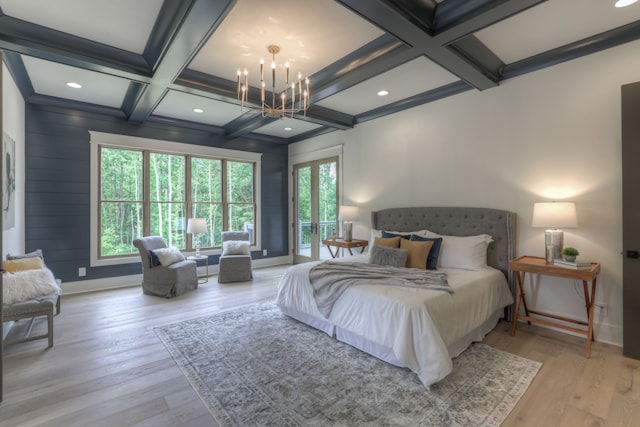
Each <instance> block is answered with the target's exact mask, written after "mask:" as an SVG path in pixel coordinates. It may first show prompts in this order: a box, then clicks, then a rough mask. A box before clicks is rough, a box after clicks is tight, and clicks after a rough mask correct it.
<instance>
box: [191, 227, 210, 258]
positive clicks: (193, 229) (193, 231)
mask: <svg viewBox="0 0 640 427" xmlns="http://www.w3.org/2000/svg"><path fill="white" fill-rule="evenodd" d="M206 232H207V220H206V219H204V218H189V221H187V233H189V234H192V235H193V234H198V233H206ZM192 238H193V241H194V242H195V248H196V256H200V241H199V240H198V238H197V237H193V236H192Z"/></svg>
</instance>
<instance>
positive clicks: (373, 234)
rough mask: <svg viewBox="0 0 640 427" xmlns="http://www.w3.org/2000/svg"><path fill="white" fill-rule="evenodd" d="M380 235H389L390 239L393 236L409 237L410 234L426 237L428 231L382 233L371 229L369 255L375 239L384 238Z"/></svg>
mask: <svg viewBox="0 0 640 427" xmlns="http://www.w3.org/2000/svg"><path fill="white" fill-rule="evenodd" d="M382 233H386V234H388V235H391V237H394V236H402V237H404V236H411V235H412V234H415V235H417V236H423V237H427V233H429V231H428V230H417V231H383V230H376V229H375V228H373V229H371V236H370V237H369V253H371V249H372V248H373V246H374V245H375V241H376V237H384V236H382Z"/></svg>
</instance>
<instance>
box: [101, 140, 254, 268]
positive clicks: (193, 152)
mask: <svg viewBox="0 0 640 427" xmlns="http://www.w3.org/2000/svg"><path fill="white" fill-rule="evenodd" d="M89 135H90V137H89V144H90V162H91V168H90V170H91V172H90V176H91V179H90V204H91V209H90V210H91V225H90V231H89V233H90V251H89V252H90V266H91V267H100V266H107V265H120V264H132V263H136V262H140V255H138V254H135V255H131V256H124V257H117V258H103V259H99V258H98V252H99V250H98V249H99V245H100V241H99V239H98V220H99V217H98V214H99V212H98V198H99V195H100V181H99V179H98V177H99V176H100V174H99V168H100V165H99V161H100V158H99V157H100V156H99V146H100V145H109V146H112V147H120V148H123V149H140V150H152V151H155V152H166V153H170V154H179V155H188V156H203V157H215V158H220V159H225V160H230V161H241V162H253V163H254V164H255V171H254V176H253V180H254V182H253V185H254V191H255V195H254V197H255V206H256V212H255V223H256V233H255V244H254V245H253V246H251V250H252V251H259V250H261V249H262V241H261V236H260V235H261V234H262V233H261V232H260V230H261V229H262V214H261V208H260V203H261V188H262V186H261V184H260V177H261V173H260V171H261V162H262V153H253V152H250V151H240V150H230V149H226V148H217V147H207V146H204V145H193V144H185V143H182V142H173V141H165V140H160V139H151V138H141V137H136V136H128V135H118V134H111V133H104V132H96V131H91V130H90V131H89ZM202 252H203V253H204V254H205V255H217V254H220V252H221V251H220V249H212V250H207V251H202Z"/></svg>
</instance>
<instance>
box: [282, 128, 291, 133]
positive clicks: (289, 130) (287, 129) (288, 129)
mask: <svg viewBox="0 0 640 427" xmlns="http://www.w3.org/2000/svg"><path fill="white" fill-rule="evenodd" d="M284 130H286V131H287V132H291V131H292V130H293V128H284Z"/></svg>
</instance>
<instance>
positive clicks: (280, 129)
mask: <svg viewBox="0 0 640 427" xmlns="http://www.w3.org/2000/svg"><path fill="white" fill-rule="evenodd" d="M319 127H320V125H317V124H314V123H310V122H307V121H304V120H296V119H291V118H285V119H280V120H276V121H274V122H271V123H269V124H268V125H266V126H263V127H261V128H260V129H258V130H257V131H255V133H261V134H263V135H271V136H277V137H280V138H291V137H292V136H296V135H299V134H301V133H305V132H308V131H310V130H314V129H317V128H319Z"/></svg>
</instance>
